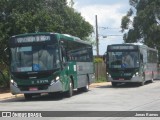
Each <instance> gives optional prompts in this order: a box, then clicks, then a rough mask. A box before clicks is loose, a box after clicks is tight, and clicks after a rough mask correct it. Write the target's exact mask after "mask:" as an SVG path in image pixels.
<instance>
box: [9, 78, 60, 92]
mask: <svg viewBox="0 0 160 120" xmlns="http://www.w3.org/2000/svg"><path fill="white" fill-rule="evenodd" d="M10 90H11V93H12V94H13V95H16V94H30V93H33V94H34V93H51V92H61V91H63V87H62V83H61V82H60V81H59V80H58V81H56V82H54V83H53V84H52V85H50V86H48V88H47V89H45V90H32V91H29V90H28V91H21V90H20V89H19V88H18V87H17V86H15V85H13V84H12V83H10Z"/></svg>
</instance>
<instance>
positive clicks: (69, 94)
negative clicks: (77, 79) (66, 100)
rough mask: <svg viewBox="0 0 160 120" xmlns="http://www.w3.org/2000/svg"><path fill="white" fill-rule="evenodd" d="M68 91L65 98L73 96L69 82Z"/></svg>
mask: <svg viewBox="0 0 160 120" xmlns="http://www.w3.org/2000/svg"><path fill="white" fill-rule="evenodd" d="M68 87H69V88H68V91H67V92H66V97H72V96H73V83H72V81H71V80H69V86H68Z"/></svg>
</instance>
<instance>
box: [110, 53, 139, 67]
mask: <svg viewBox="0 0 160 120" xmlns="http://www.w3.org/2000/svg"><path fill="white" fill-rule="evenodd" d="M108 57H109V58H108V59H109V68H137V67H139V62H140V61H139V57H138V52H132V51H131V52H128V51H127V52H126V51H125V52H108Z"/></svg>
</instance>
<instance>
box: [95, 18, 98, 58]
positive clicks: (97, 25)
mask: <svg viewBox="0 0 160 120" xmlns="http://www.w3.org/2000/svg"><path fill="white" fill-rule="evenodd" d="M95 17H96V18H95V19H96V48H97V50H96V51H97V56H99V38H98V22H97V21H98V20H97V15H96V16H95Z"/></svg>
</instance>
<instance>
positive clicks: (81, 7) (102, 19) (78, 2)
mask: <svg viewBox="0 0 160 120" xmlns="http://www.w3.org/2000/svg"><path fill="white" fill-rule="evenodd" d="M68 1H69V0H68ZM73 7H74V9H75V10H76V11H78V12H79V13H81V15H82V16H83V17H84V19H85V20H86V21H88V22H89V23H90V24H91V25H92V26H93V27H94V30H95V15H97V18H98V26H99V27H98V33H99V54H100V55H103V54H104V53H105V52H106V49H107V45H110V44H117V43H123V34H124V33H121V28H120V26H121V19H122V17H123V16H124V15H126V13H127V11H128V10H129V9H130V7H131V6H130V5H129V0H74V6H73ZM112 35H113V36H112ZM117 35H120V36H117ZM103 36H107V38H103ZM92 37H93V40H94V39H95V33H93V35H92ZM95 49H96V48H94V51H93V53H94V55H95V54H96V50H95Z"/></svg>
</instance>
